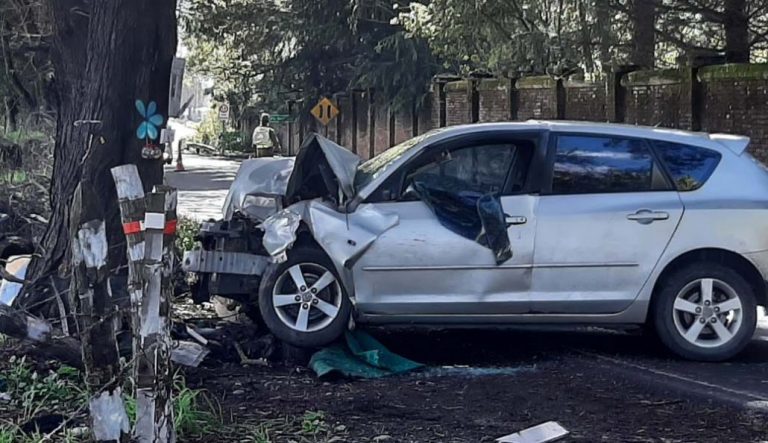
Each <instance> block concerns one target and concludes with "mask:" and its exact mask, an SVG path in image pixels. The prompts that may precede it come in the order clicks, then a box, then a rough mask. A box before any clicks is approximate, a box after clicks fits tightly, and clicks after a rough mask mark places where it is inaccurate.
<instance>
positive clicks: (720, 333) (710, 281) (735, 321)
mask: <svg viewBox="0 0 768 443" xmlns="http://www.w3.org/2000/svg"><path fill="white" fill-rule="evenodd" d="M672 317H673V320H674V323H675V328H677V332H678V333H679V334H680V336H681V337H683V338H684V339H685V340H686V341H687V342H688V343H691V344H693V345H695V346H699V347H705V348H713V347H718V346H722V345H724V344H726V343H728V342H730V341H731V340H732V339H733V338H734V337H735V336H736V333H737V332H738V331H739V328H741V325H742V318H743V308H742V303H741V298H740V297H739V295H738V294H737V293H736V291H735V290H734V289H733V288H732V287H731V286H730V285H729V284H727V283H726V282H724V281H722V280H718V279H715V278H700V279H697V280H694V281H692V282H690V283H688V284H687V285H685V286H684V287H683V288H682V289H681V290H680V291H679V292H678V293H677V296H676V297H675V302H674V305H673V308H672Z"/></svg>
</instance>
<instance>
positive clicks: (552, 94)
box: [515, 76, 557, 120]
mask: <svg viewBox="0 0 768 443" xmlns="http://www.w3.org/2000/svg"><path fill="white" fill-rule="evenodd" d="M515 87H516V88H517V97H518V99H517V101H518V108H517V119H518V120H527V119H529V118H535V119H553V118H557V82H556V81H555V80H554V79H552V78H551V77H548V76H538V77H523V78H520V79H518V80H517V82H516V83H515Z"/></svg>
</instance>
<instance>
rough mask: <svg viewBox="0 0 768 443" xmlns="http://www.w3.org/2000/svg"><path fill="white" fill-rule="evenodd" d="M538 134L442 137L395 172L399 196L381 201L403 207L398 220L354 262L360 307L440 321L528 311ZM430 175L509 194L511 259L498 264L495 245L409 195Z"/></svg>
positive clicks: (393, 189) (385, 206)
mask: <svg viewBox="0 0 768 443" xmlns="http://www.w3.org/2000/svg"><path fill="white" fill-rule="evenodd" d="M539 137H541V134H527V135H524V134H514V133H507V134H506V135H504V134H503V135H498V134H496V135H493V136H486V137H482V138H479V139H478V138H476V137H474V138H470V139H461V140H458V141H450V142H444V143H438V144H435V145H432V146H427V147H425V148H424V149H423V151H421V152H420V153H419V154H418V155H417V156H415V158H414V159H413V160H412V161H410V162H409V163H407V164H405V165H404V166H402V167H401V168H400V170H398V171H397V172H396V173H394V174H393V175H392V176H391V177H390V178H389V179H388V180H387V181H386V182H385V183H384V185H383V187H384V188H387V187H389V188H390V189H387V191H386V192H384V193H383V194H384V195H392V198H390V199H389V200H388V201H387V200H386V199H384V200H385V201H377V202H375V203H374V204H375V206H376V208H377V209H380V210H381V211H387V212H394V213H396V214H397V215H398V216H399V223H398V225H397V226H395V227H394V228H392V229H390V230H388V231H386V232H384V233H383V234H382V235H381V236H380V237H379V238H378V239H377V240H376V241H375V242H374V243H373V245H372V246H371V248H370V249H369V250H368V251H367V252H366V253H365V254H364V255H363V256H362V257H361V259H360V260H359V261H358V262H357V263H356V264H355V268H354V269H353V275H354V282H355V295H356V302H357V306H358V308H359V310H360V311H361V312H363V313H364V314H366V315H374V316H375V315H390V316H391V315H430V316H435V317H432V318H435V319H441V320H444V319H445V318H444V317H441V316H452V317H453V316H457V315H461V314H465V315H470V316H472V315H478V314H505V313H520V312H526V311H527V310H528V291H529V289H530V286H531V266H532V262H533V245H534V236H535V233H536V231H535V227H536V219H535V217H534V214H535V209H536V202H537V198H538V197H537V196H535V195H531V194H530V193H528V192H527V189H526V186H527V184H526V183H527V176H528V170H529V167H530V164H531V159H532V158H533V156H534V152H535V150H536V149H537V148H538V147H539V145H540V144H539V143H538V138H539ZM542 156H543V155H542ZM445 158H450V160H448V161H445ZM435 159H437V160H435ZM439 159H442V160H439ZM425 173H427V174H435V173H439V174H443V175H446V176H450V177H452V178H458V179H462V180H466V181H468V182H471V183H472V184H473V185H475V186H477V185H479V186H482V187H484V189H485V191H487V192H498V193H501V194H504V195H502V197H501V199H500V200H501V203H502V207H503V210H504V212H505V214H506V215H507V222H508V231H507V232H508V234H509V239H510V245H511V249H512V258H510V259H509V260H507V261H505V262H503V263H501V264H497V263H496V261H495V256H494V254H493V252H492V251H491V250H490V249H489V248H487V247H485V246H481V245H480V244H479V243H477V242H476V241H474V240H472V239H468V238H465V237H463V236H461V235H458V234H456V233H454V232H453V231H451V230H449V229H447V228H446V227H444V226H443V225H442V224H441V223H440V221H439V220H438V218H437V217H436V215H435V213H434V212H433V211H432V210H431V209H430V208H429V207H428V206H427V204H425V203H424V202H423V201H420V200H419V199H418V198H417V197H414V196H413V195H412V194H409V192H408V190H409V184H410V180H411V179H412V178H413V177H415V176H417V175H418V174H425ZM374 194H378V195H381V194H382V193H374ZM398 194H399V195H398Z"/></svg>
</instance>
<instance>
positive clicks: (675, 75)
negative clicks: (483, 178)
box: [292, 64, 768, 161]
mask: <svg viewBox="0 0 768 443" xmlns="http://www.w3.org/2000/svg"><path fill="white" fill-rule="evenodd" d="M695 73H696V71H694V70H692V69H690V68H686V69H675V70H659V71H634V72H620V73H617V74H612V75H608V76H606V78H604V79H602V80H597V81H594V82H585V81H582V80H575V79H566V80H564V81H561V82H558V81H556V80H554V79H553V78H551V77H548V76H534V77H523V78H520V79H518V80H517V81H514V82H513V81H511V80H509V79H482V80H459V81H454V80H450V79H445V78H443V79H441V81H442V82H446V81H447V83H437V82H436V83H434V84H433V85H432V89H431V92H430V93H429V94H428V95H427V96H426V97H423V100H422V101H420V102H419V103H417V106H415V113H414V109H409V107H408V106H405V107H400V108H398V110H397V111H396V112H395V115H394V116H393V118H394V120H393V125H390V111H389V109H390V105H389V104H388V103H385V102H384V100H382V97H376V98H377V102H376V105H374V121H373V125H374V128H373V134H374V137H373V146H374V153H380V152H383V151H384V150H386V149H387V148H389V146H390V145H392V144H397V143H400V142H402V141H404V140H407V139H409V138H410V137H411V136H412V135H413V133H414V126H415V127H416V128H417V131H416V132H417V133H419V134H421V133H424V132H427V131H429V130H430V129H432V128H435V127H439V126H440V115H441V114H442V113H444V115H445V124H446V125H447V126H450V125H457V124H464V123H469V122H471V121H472V120H473V119H477V120H478V121H480V122H491V121H505V120H511V119H512V118H513V116H516V119H517V120H526V119H529V118H535V119H556V118H557V117H558V116H561V117H562V118H565V119H571V120H588V121H616V122H625V123H629V124H641V125H649V126H657V125H658V126H660V127H669V128H680V129H687V130H689V129H694V130H697V129H701V130H704V131H707V132H728V133H733V134H744V135H748V136H749V137H751V138H752V144H751V150H752V152H753V153H754V154H755V155H756V156H757V157H758V158H760V159H761V160H763V161H768V64H762V65H756V64H752V65H748V64H743V65H719V66H708V67H703V68H700V69H698V72H697V75H694V74H695ZM441 91H442V94H443V95H444V97H445V100H444V101H443V102H441V100H440V97H441ZM353 97H354V106H353V103H352V98H353ZM369 97H370V93H369V92H367V91H355V92H354V93H348V94H341V95H337V96H335V98H336V99H337V103H338V105H339V107H340V109H341V115H340V116H339V117H338V118H339V120H338V121H335V122H331V126H330V127H329V129H328V134H329V135H330V136H332V137H337V138H338V140H339V141H340V144H341V145H343V146H346V147H348V148H350V149H355V150H356V152H357V153H358V155H360V156H361V157H363V158H368V156H369V152H370V147H371V139H370V137H369V134H371V128H370V126H371V122H370V121H369V118H370V115H369V111H368V103H369ZM473 101H474V102H475V104H476V106H475V109H473ZM303 113H308V110H304V109H301V111H299V109H296V114H297V121H298V122H297V123H294V124H293V125H292V128H293V132H294V135H293V139H294V140H296V143H295V144H294V146H295V147H297V146H298V141H297V139H298V138H299V136H301V135H303V134H306V131H310V130H313V129H317V130H319V131H320V132H321V133H324V130H325V129H324V128H322V127H320V126H319V125H317V124H315V122H314V118H311V117H307V116H308V114H307V116H304V115H303ZM302 116H303V118H302ZM414 120H415V122H414ZM299 122H300V123H299ZM353 122H354V123H356V136H353V134H354V133H355V129H354V126H355V125H353ZM414 123H415V124H414ZM337 132H338V134H337ZM353 141H354V143H353Z"/></svg>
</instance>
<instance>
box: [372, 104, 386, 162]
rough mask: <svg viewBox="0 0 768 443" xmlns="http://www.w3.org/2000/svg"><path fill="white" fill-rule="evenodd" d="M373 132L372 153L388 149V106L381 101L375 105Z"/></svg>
mask: <svg viewBox="0 0 768 443" xmlns="http://www.w3.org/2000/svg"><path fill="white" fill-rule="evenodd" d="M374 126H375V130H374V132H373V134H374V153H375V154H376V155H378V154H381V153H382V152H384V151H386V150H387V149H389V147H390V144H389V106H388V105H386V104H383V103H378V104H377V105H376V122H375V125H374Z"/></svg>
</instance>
